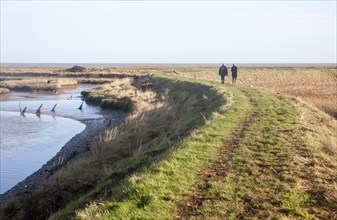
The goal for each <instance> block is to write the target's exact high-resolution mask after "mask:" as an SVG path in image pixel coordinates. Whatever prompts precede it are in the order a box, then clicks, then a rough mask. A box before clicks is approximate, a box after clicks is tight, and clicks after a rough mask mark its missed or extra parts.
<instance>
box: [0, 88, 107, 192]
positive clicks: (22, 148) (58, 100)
mask: <svg viewBox="0 0 337 220" xmlns="http://www.w3.org/2000/svg"><path fill="white" fill-rule="evenodd" d="M89 87H93V86H78V87H77V88H76V89H70V90H66V91H65V93H63V94H60V95H51V94H49V95H48V94H30V93H17V92H13V93H11V94H10V95H6V96H1V102H0V158H1V162H0V193H4V192H5V191H7V190H9V189H10V188H11V187H13V186H14V185H16V184H17V183H18V182H20V181H22V180H23V179H25V178H26V177H27V176H29V175H30V174H32V173H33V172H34V171H36V170H38V169H39V168H40V167H41V166H42V165H43V164H45V163H46V162H47V161H48V160H49V159H51V158H52V157H53V156H54V155H55V154H56V153H57V152H58V151H59V150H60V149H61V147H62V146H64V144H65V143H66V142H67V141H68V140H70V139H71V138H72V137H73V136H74V135H76V134H77V133H79V132H81V131H82V130H84V128H85V125H84V124H82V123H81V122H79V121H76V120H73V119H78V120H79V119H88V118H99V117H102V115H104V114H107V113H108V112H104V111H103V110H101V108H99V107H97V106H91V105H87V104H86V103H84V104H83V108H82V110H79V109H78V107H79V106H80V105H81V103H82V100H81V95H80V92H81V91H82V90H85V89H89ZM41 104H42V108H41V115H36V114H35V112H36V110H37V108H38V107H39V106H40V105H41ZM55 104H57V106H56V109H55V110H56V111H55V112H51V109H52V108H53V107H54V106H55ZM25 107H27V111H26V114H25V115H23V116H22V115H21V114H20V113H19V109H20V108H21V109H23V108H25ZM70 118H72V119H70Z"/></svg>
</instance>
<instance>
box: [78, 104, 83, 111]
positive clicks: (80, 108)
mask: <svg viewBox="0 0 337 220" xmlns="http://www.w3.org/2000/svg"><path fill="white" fill-rule="evenodd" d="M82 107H83V102H82V103H81V105H80V107H78V109H79V110H82Z"/></svg>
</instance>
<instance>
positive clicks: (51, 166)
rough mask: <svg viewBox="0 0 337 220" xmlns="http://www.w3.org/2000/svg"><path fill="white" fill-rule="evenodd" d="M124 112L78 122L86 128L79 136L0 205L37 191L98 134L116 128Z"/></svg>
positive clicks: (82, 153)
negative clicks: (13, 198) (18, 196)
mask: <svg viewBox="0 0 337 220" xmlns="http://www.w3.org/2000/svg"><path fill="white" fill-rule="evenodd" d="M125 116H126V112H124V111H113V112H112V114H111V115H109V116H105V117H102V118H98V119H85V120H80V122H82V123H84V124H85V125H86V128H85V129H84V130H83V131H82V132H81V133H79V134H77V135H75V136H74V137H73V138H72V139H70V140H69V141H68V142H67V143H66V144H65V145H64V146H63V147H62V148H61V150H60V151H59V152H58V153H57V154H56V155H55V156H54V157H53V158H52V159H50V160H49V161H48V162H47V163H46V164H44V165H43V166H42V167H41V168H40V169H39V170H37V171H36V172H34V173H33V174H31V175H30V176H28V177H27V178H26V179H25V180H23V181H21V182H20V183H18V184H17V185H15V186H14V187H13V188H11V189H10V190H8V191H7V192H5V193H3V194H1V195H0V203H4V202H6V201H8V199H10V198H12V197H14V196H17V195H21V194H29V193H31V192H32V191H33V190H35V189H37V188H38V187H39V186H41V185H42V184H43V182H44V181H45V180H47V179H48V177H50V176H51V175H52V174H54V173H55V172H56V170H57V169H58V168H60V167H61V166H64V165H66V164H69V163H71V162H73V161H75V160H77V159H79V158H80V157H82V156H83V155H84V154H85V153H86V152H88V151H89V150H90V149H89V146H90V145H92V144H93V143H95V141H96V138H97V137H99V135H100V133H101V132H103V131H104V130H105V129H106V128H108V127H110V126H116V125H118V124H120V123H122V122H123V121H124V119H125Z"/></svg>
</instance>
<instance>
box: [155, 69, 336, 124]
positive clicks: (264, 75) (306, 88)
mask: <svg viewBox="0 0 337 220" xmlns="http://www.w3.org/2000/svg"><path fill="white" fill-rule="evenodd" d="M228 69H229V77H227V78H226V83H231V77H230V66H229V67H228ZM160 71H161V72H162V73H164V74H167V75H179V76H183V77H188V78H203V79H207V80H212V81H219V82H220V77H219V75H218V68H217V67H174V68H169V67H166V68H164V67H162V68H161V70H160ZM237 83H239V84H248V85H252V86H254V87H258V88H265V89H269V90H273V91H276V92H281V93H285V94H288V95H291V96H296V97H299V98H301V99H303V100H305V101H306V102H308V103H311V104H313V105H315V106H316V107H317V108H319V109H320V110H322V111H324V112H326V113H328V114H329V115H331V116H334V117H335V118H337V68H336V67H265V68H264V67H240V66H239V71H238V80H237Z"/></svg>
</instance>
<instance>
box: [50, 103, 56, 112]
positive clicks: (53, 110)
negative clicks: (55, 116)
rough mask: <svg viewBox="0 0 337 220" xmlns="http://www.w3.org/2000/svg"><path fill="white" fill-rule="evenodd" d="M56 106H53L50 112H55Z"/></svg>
mask: <svg viewBox="0 0 337 220" xmlns="http://www.w3.org/2000/svg"><path fill="white" fill-rule="evenodd" d="M56 106H57V104H55V105H54V107H53V109H52V110H51V112H55V108H56Z"/></svg>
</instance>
